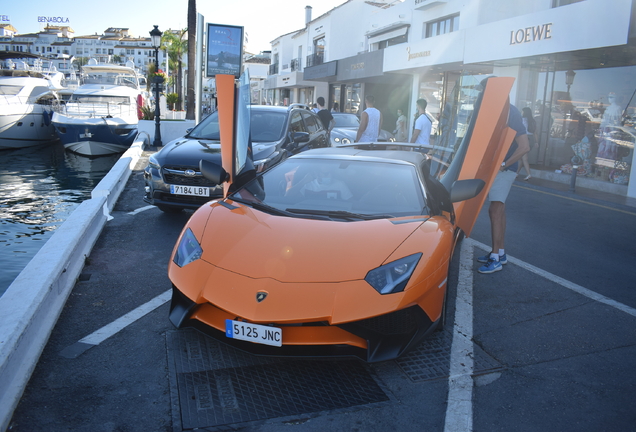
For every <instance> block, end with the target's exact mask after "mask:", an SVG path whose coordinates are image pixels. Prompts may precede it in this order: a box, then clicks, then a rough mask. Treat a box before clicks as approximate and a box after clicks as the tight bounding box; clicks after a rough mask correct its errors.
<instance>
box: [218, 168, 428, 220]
mask: <svg viewBox="0 0 636 432" xmlns="http://www.w3.org/2000/svg"><path fill="white" fill-rule="evenodd" d="M230 198H235V199H237V200H240V201H242V202H250V203H257V204H265V205H267V206H269V207H273V208H275V209H278V210H284V211H287V212H290V213H293V214H303V215H305V216H306V215H307V214H312V212H313V213H314V214H321V213H324V212H350V213H354V214H358V215H364V216H373V215H377V216H379V217H390V216H394V217H399V216H407V215H421V214H425V213H426V212H427V210H426V200H425V195H424V190H423V188H422V185H421V183H420V180H419V177H418V175H417V170H416V168H415V167H414V166H413V165H411V164H405V163H397V162H385V161H379V162H375V161H368V160H367V161H362V160H350V159H317V158H291V159H288V160H286V161H285V162H283V163H281V164H280V165H277V166H276V167H274V168H272V169H271V170H269V171H267V172H265V173H263V175H262V176H260V177H257V178H256V179H255V180H253V181H252V182H250V183H249V184H247V185H246V187H245V188H243V189H241V190H239V191H237V192H236V193H235V194H233V195H231V196H230Z"/></svg>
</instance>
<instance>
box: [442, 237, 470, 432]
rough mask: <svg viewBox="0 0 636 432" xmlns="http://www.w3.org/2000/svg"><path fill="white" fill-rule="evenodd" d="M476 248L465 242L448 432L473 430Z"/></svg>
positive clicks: (460, 273)
mask: <svg viewBox="0 0 636 432" xmlns="http://www.w3.org/2000/svg"><path fill="white" fill-rule="evenodd" d="M473 370H474V360H473V245H472V243H470V242H467V241H463V242H462V246H461V250H460V258H459V281H458V283H457V301H456V306H455V325H454V326H453V342H452V344H451V360H450V376H449V377H448V403H447V405H446V419H445V421H444V431H445V432H470V431H472V430H473V378H472V374H473Z"/></svg>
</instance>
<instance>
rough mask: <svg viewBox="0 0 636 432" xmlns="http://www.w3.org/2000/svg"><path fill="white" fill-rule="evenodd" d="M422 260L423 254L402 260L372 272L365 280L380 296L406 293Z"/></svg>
mask: <svg viewBox="0 0 636 432" xmlns="http://www.w3.org/2000/svg"><path fill="white" fill-rule="evenodd" d="M420 258H422V254H421V253H416V254H413V255H409V256H407V257H404V258H400V259H399V260H397V261H393V262H390V263H388V264H385V265H383V266H380V267H378V268H376V269H374V270H371V271H370V272H369V273H367V275H366V277H365V278H364V280H365V281H366V282H367V283H368V284H369V285H371V286H372V287H373V288H375V290H376V291H377V292H379V293H380V294H391V293H396V292H401V291H404V288H405V287H406V284H407V283H408V282H409V279H410V278H411V275H412V274H413V270H415V267H416V266H417V263H418V262H419V261H420Z"/></svg>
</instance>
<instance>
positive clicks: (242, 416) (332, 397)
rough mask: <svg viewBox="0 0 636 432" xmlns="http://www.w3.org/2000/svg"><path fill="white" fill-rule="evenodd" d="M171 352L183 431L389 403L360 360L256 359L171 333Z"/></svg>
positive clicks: (193, 334) (187, 333) (191, 334)
mask: <svg viewBox="0 0 636 432" xmlns="http://www.w3.org/2000/svg"><path fill="white" fill-rule="evenodd" d="M167 347H168V360H169V364H170V366H171V369H173V371H174V373H171V374H170V376H171V380H175V381H176V382H175V383H174V384H173V385H171V388H173V389H175V390H176V393H177V399H178V405H179V407H180V413H181V416H180V419H179V421H180V423H181V426H182V428H183V429H184V430H188V429H195V428H204V427H205V428H213V427H217V426H223V425H233V424H238V423H245V422H251V421H256V420H265V419H271V418H278V417H287V416H294V415H299V414H309V413H315V412H321V411H329V410H335V409H342V408H349V407H353V406H359V405H368V404H372V403H380V402H388V401H389V400H390V398H389V397H388V396H387V394H386V393H385V392H384V391H383V390H382V388H381V387H380V386H379V385H378V384H377V383H376V381H375V380H374V379H373V377H372V376H371V375H370V373H369V371H368V370H367V368H366V366H365V365H364V364H363V363H361V362H360V361H358V360H334V361H318V360H316V361H311V360H280V359H271V358H262V357H256V356H251V355H249V354H245V353H242V352H240V351H237V350H234V349H233V348H229V347H226V346H224V345H223V344H221V343H219V342H217V341H215V340H213V339H210V338H207V337H206V336H204V335H203V334H200V333H199V332H197V331H195V330H192V329H184V330H177V331H172V332H168V333H167ZM171 384H172V383H171ZM175 402H176V400H175Z"/></svg>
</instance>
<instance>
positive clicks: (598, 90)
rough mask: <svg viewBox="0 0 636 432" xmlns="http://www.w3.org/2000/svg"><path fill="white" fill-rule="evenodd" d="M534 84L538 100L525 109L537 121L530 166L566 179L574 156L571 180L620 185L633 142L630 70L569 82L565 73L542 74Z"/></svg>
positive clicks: (578, 76)
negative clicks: (577, 177)
mask: <svg viewBox="0 0 636 432" xmlns="http://www.w3.org/2000/svg"><path fill="white" fill-rule="evenodd" d="M572 72H574V73H572ZM538 81H539V82H538V88H537V95H539V98H537V100H536V102H535V103H529V104H530V105H531V106H530V108H531V109H532V110H533V111H534V113H535V115H536V116H537V117H535V120H536V122H537V131H538V137H537V138H538V139H537V141H538V142H539V148H538V149H537V150H538V151H537V152H536V153H535V160H536V162H535V163H539V164H542V165H544V166H546V167H548V168H551V169H555V170H556V171H557V172H559V171H560V172H562V173H565V174H571V172H572V166H573V163H572V162H573V161H572V158H573V157H574V156H577V157H578V158H580V163H579V165H578V166H579V168H578V171H577V175H582V176H586V177H590V178H594V179H597V180H602V181H609V182H612V183H616V184H624V185H626V184H627V183H628V181H629V176H630V172H631V165H632V162H633V154H634V142H635V141H636V129H635V125H636V109H635V108H634V103H635V102H636V100H635V99H636V98H634V93H635V90H636V67H633V66H628V67H620V68H605V69H590V70H576V71H571V72H570V73H569V80H566V71H557V72H544V73H541V74H539V80H538ZM568 83H569V85H568ZM544 94H545V95H546V97H545V99H543V97H542V95H544ZM575 162H579V161H575ZM530 163H531V164H532V163H533V160H532V158H530Z"/></svg>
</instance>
